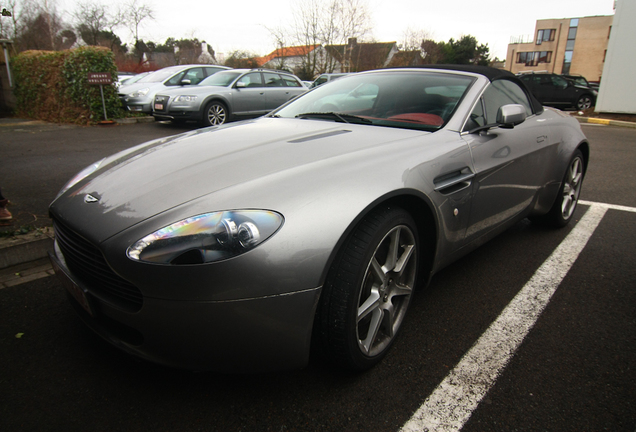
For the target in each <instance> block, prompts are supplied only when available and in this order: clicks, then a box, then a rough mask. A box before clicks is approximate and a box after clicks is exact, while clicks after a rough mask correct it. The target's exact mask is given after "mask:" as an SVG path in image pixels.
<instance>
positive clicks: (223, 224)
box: [126, 210, 283, 265]
mask: <svg viewBox="0 0 636 432" xmlns="http://www.w3.org/2000/svg"><path fill="white" fill-rule="evenodd" d="M282 224H283V216H282V215H280V214H278V213H275V212H272V211H268V210H235V211H220V212H214V213H205V214H201V215H197V216H192V217H189V218H187V219H183V220H180V221H179V222H175V223H173V224H172V225H169V226H167V227H164V228H161V229H160V230H157V231H155V232H154V233H152V234H149V235H147V236H146V237H144V238H142V239H141V240H139V241H137V242H136V243H135V244H133V245H132V246H130V247H129V248H128V251H127V252H126V253H127V255H128V258H130V259H132V260H135V261H142V262H148V263H155V264H173V265H183V264H202V263H208V262H214V261H220V260H224V259H228V258H232V257H235V256H237V255H240V254H242V253H244V252H247V251H249V250H251V249H254V248H255V247H256V246H258V245H260V244H261V243H263V242H264V241H265V240H267V239H268V238H269V237H271V236H272V235H274V233H275V232H276V231H277V230H278V229H279V228H280V227H281V225H282Z"/></svg>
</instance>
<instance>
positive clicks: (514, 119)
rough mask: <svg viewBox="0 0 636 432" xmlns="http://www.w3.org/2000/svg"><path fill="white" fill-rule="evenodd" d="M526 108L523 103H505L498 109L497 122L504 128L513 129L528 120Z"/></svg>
mask: <svg viewBox="0 0 636 432" xmlns="http://www.w3.org/2000/svg"><path fill="white" fill-rule="evenodd" d="M526 117H527V116H526V108H525V107H524V106H523V105H518V104H510V105H504V106H502V107H501V108H499V111H497V124H499V127H502V128H504V129H512V128H513V127H515V126H517V125H518V124H521V123H523V122H524V121H526Z"/></svg>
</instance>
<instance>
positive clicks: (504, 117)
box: [468, 104, 527, 134]
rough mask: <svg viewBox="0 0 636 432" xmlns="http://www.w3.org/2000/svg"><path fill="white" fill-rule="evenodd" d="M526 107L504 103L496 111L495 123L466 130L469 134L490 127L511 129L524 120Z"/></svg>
mask: <svg viewBox="0 0 636 432" xmlns="http://www.w3.org/2000/svg"><path fill="white" fill-rule="evenodd" d="M526 117H527V115H526V108H525V107H524V106H523V105H518V104H509V105H504V106H502V107H500V108H499V110H498V111H497V120H496V123H491V124H487V125H484V126H479V127H476V128H475V129H471V130H470V131H468V133H470V134H476V133H481V132H482V131H487V130H489V129H492V128H496V127H499V128H502V129H512V128H514V127H515V126H517V125H518V124H521V123H523V122H524V121H526Z"/></svg>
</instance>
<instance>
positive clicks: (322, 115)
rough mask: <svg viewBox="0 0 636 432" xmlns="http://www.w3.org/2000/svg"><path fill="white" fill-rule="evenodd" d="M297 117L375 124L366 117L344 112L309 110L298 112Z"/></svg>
mask: <svg viewBox="0 0 636 432" xmlns="http://www.w3.org/2000/svg"><path fill="white" fill-rule="evenodd" d="M295 118H301V119H306V118H315V119H331V120H336V121H340V122H342V123H356V124H373V122H372V121H371V120H369V119H366V118H364V117H358V116H355V115H351V114H342V113H336V112H309V113H303V114H298V115H297V116H295Z"/></svg>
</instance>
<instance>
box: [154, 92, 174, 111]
mask: <svg viewBox="0 0 636 432" xmlns="http://www.w3.org/2000/svg"><path fill="white" fill-rule="evenodd" d="M169 99H170V98H169V97H168V96H155V103H154V105H153V109H154V111H155V112H160V113H164V112H167V111H168V100H169ZM157 106H163V108H162V109H157Z"/></svg>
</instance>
